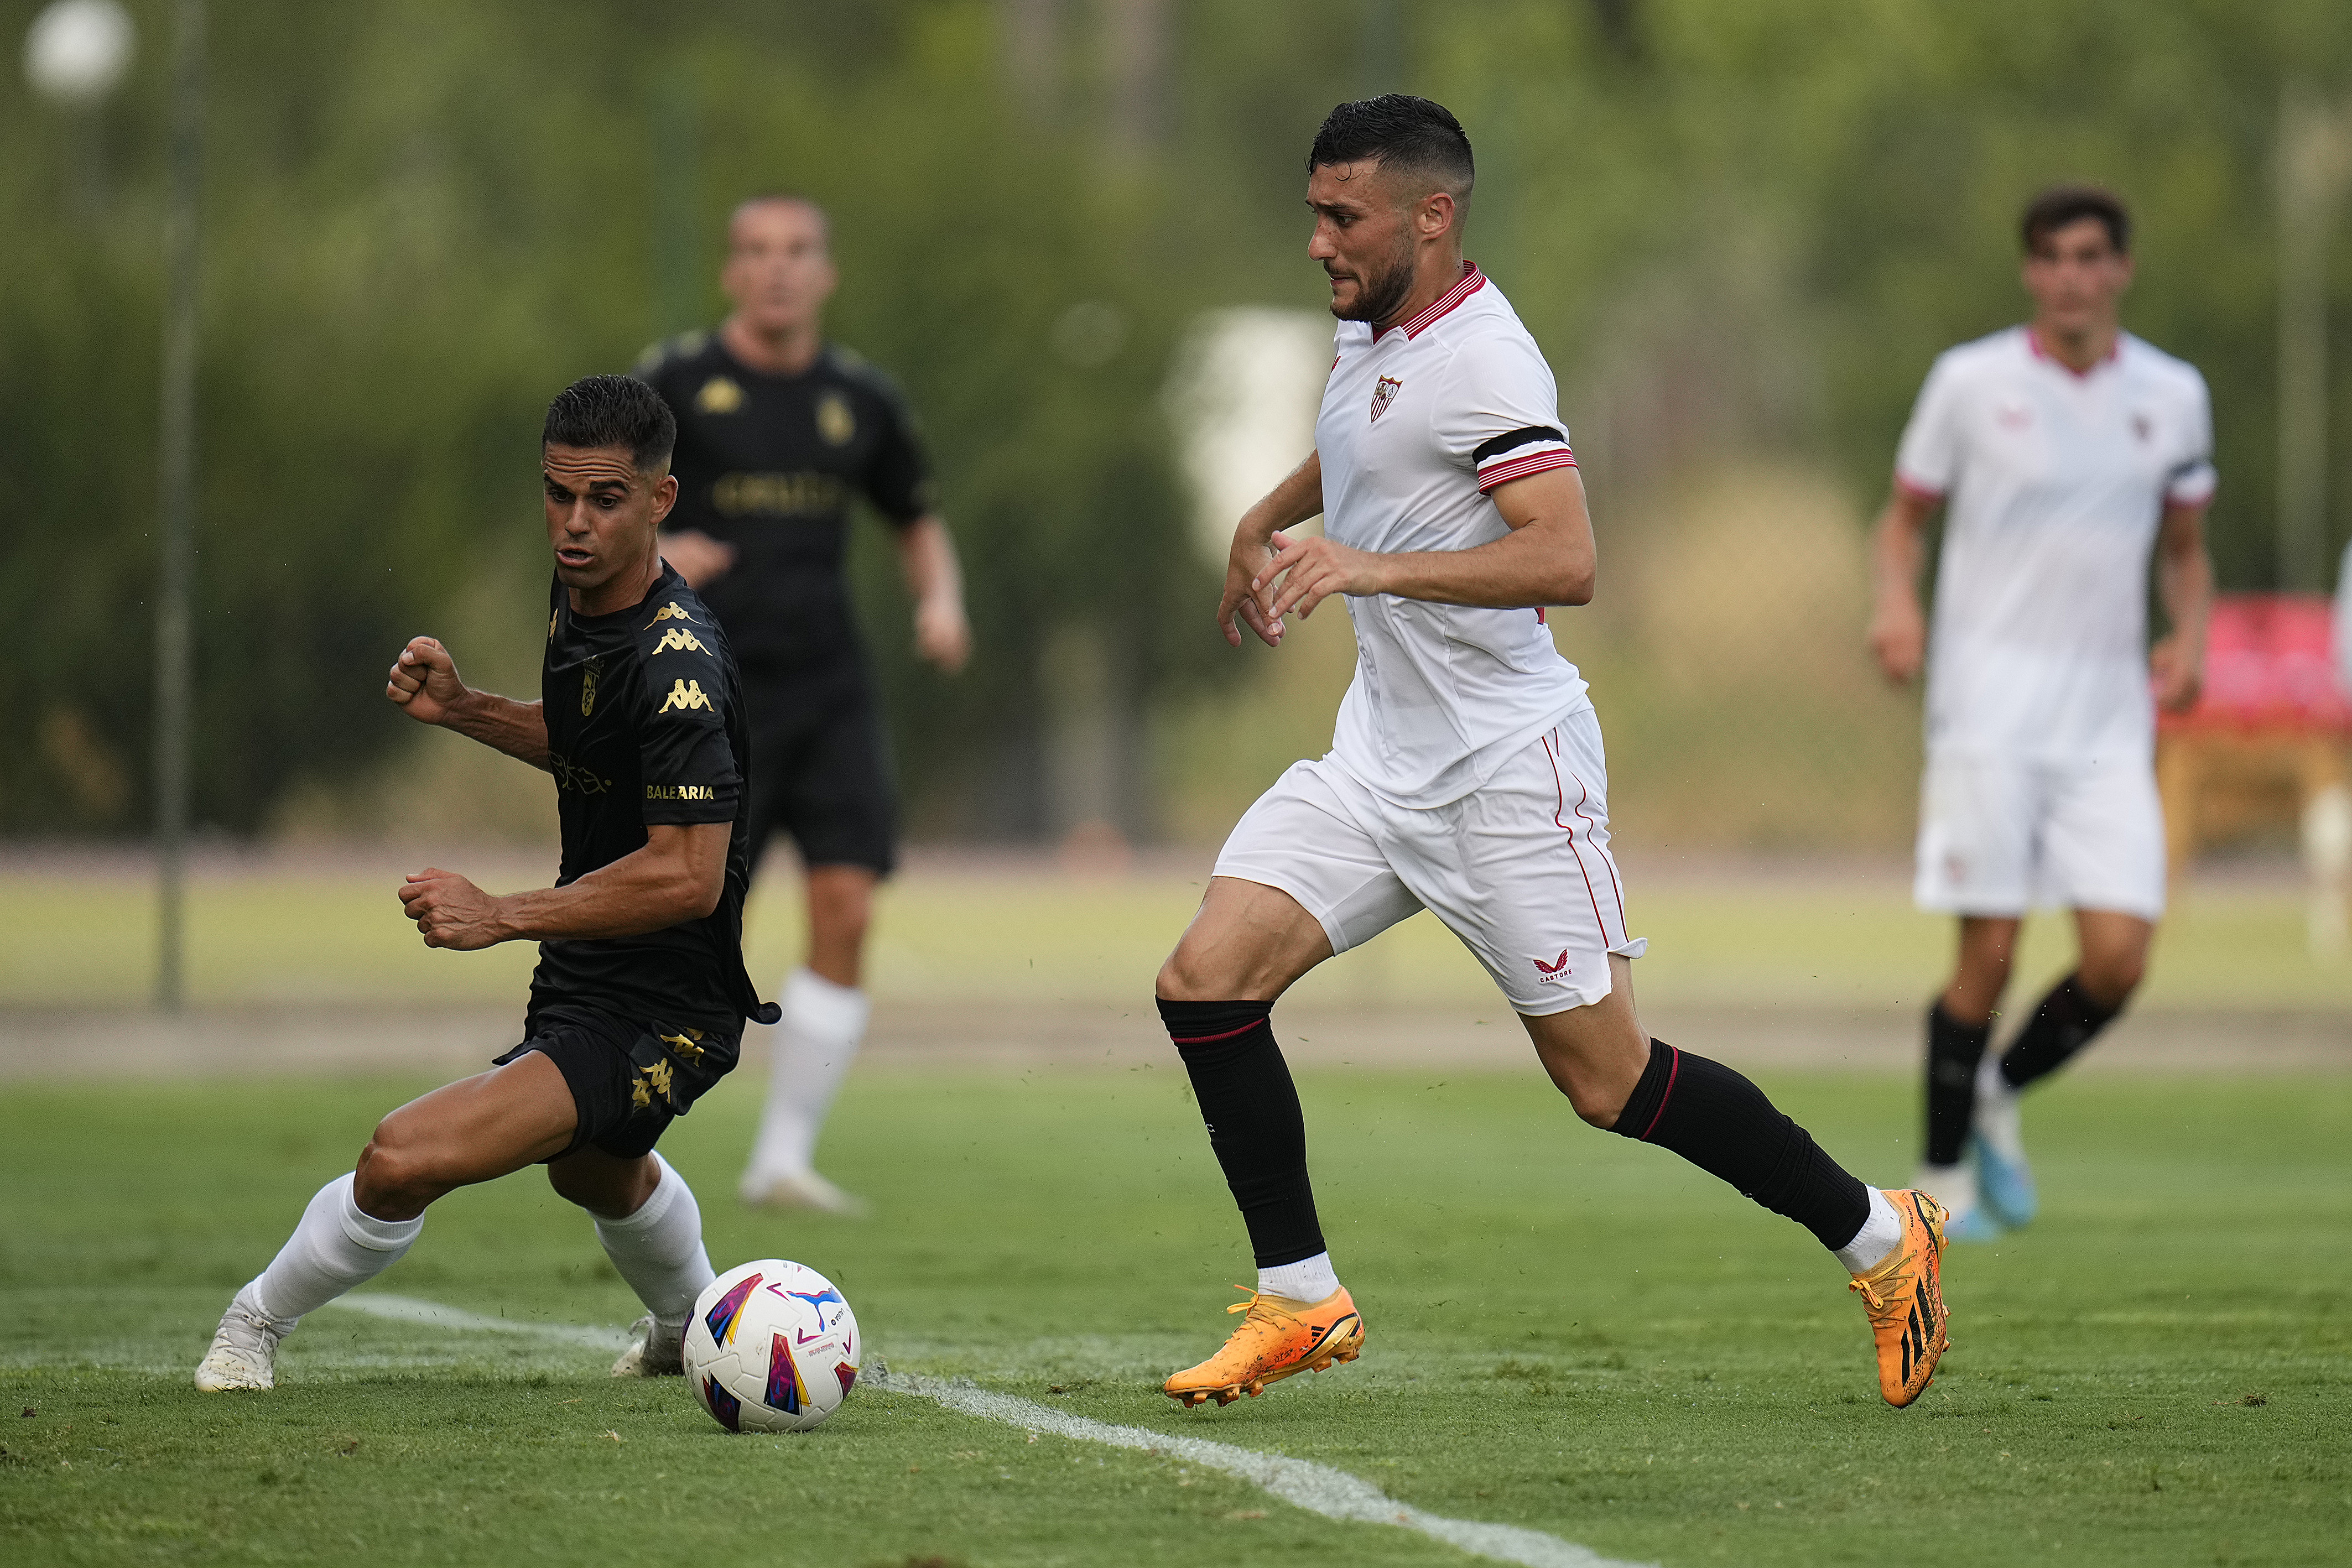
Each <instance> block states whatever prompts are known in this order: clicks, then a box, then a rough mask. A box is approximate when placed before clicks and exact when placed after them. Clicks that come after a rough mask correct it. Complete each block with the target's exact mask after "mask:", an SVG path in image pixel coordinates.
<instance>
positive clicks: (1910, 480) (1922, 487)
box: [1895, 468, 1944, 501]
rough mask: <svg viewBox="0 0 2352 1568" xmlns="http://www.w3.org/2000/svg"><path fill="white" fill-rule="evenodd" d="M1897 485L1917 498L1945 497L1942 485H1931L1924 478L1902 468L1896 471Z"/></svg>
mask: <svg viewBox="0 0 2352 1568" xmlns="http://www.w3.org/2000/svg"><path fill="white" fill-rule="evenodd" d="M1895 488H1896V489H1898V490H1900V491H1902V492H1903V493H1904V494H1905V495H1906V496H1909V497H1913V498H1914V499H1916V500H1921V501H1940V500H1942V499H1943V498H1944V490H1943V487H1942V486H1937V485H1930V484H1928V483H1927V481H1926V480H1924V479H1918V478H1915V477H1913V476H1911V475H1908V474H1906V473H1905V472H1903V470H1902V469H1900V468H1897V469H1896V470H1895Z"/></svg>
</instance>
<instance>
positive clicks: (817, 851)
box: [743, 671, 898, 876]
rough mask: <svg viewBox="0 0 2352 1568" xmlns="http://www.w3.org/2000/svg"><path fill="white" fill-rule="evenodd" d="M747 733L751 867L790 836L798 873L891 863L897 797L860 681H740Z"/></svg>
mask: <svg viewBox="0 0 2352 1568" xmlns="http://www.w3.org/2000/svg"><path fill="white" fill-rule="evenodd" d="M743 697H744V703H743V706H744V707H745V708H746V709H747V710H748V715H749V717H750V719H751V863H752V866H753V868H754V870H756V869H757V868H758V865H759V861H760V856H761V852H764V851H765V850H766V849H767V847H768V840H769V838H770V837H771V836H772V835H773V834H774V833H776V832H778V831H783V832H788V833H790V834H792V836H793V841H794V842H795V843H797V844H798V845H799V846H800V852H801V861H802V862H803V864H806V865H813V866H818V865H857V866H865V867H866V868H867V869H869V870H871V871H873V872H874V873H876V874H877V875H881V876H887V875H889V874H890V872H891V869H892V868H893V867H895V866H896V865H897V864H898V789H896V787H895V786H894V785H893V784H892V782H891V778H890V772H891V769H890V760H889V743H888V741H887V739H886V738H885V737H884V735H883V730H882V714H881V710H880V709H879V708H878V707H877V706H876V704H875V701H874V695H873V689H872V687H871V685H869V684H868V682H867V681H866V678H865V675H864V673H863V672H862V671H860V672H856V673H855V674H824V675H815V676H808V677H803V676H792V677H783V678H773V677H765V676H762V675H761V674H758V673H757V672H755V671H746V672H744V679H743Z"/></svg>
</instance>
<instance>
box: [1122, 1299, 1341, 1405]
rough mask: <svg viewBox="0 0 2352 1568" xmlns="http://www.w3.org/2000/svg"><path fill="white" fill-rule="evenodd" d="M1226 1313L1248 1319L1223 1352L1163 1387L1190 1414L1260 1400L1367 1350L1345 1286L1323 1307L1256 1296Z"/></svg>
mask: <svg viewBox="0 0 2352 1568" xmlns="http://www.w3.org/2000/svg"><path fill="white" fill-rule="evenodd" d="M1248 1289H1249V1287H1248V1286H1246V1285H1235V1286H1234V1290H1236V1291H1246V1290H1248ZM1225 1311H1227V1312H1247V1313H1248V1314H1249V1315H1248V1316H1247V1317H1245V1318H1244V1319H1243V1320H1242V1324H1241V1327H1239V1328H1237V1329H1235V1330H1234V1333H1233V1337H1232V1338H1231V1339H1229V1340H1227V1341H1225V1343H1224V1348H1223V1349H1222V1350H1220V1351H1218V1352H1217V1354H1214V1355H1213V1356H1211V1357H1210V1358H1209V1359H1208V1360H1206V1361H1204V1362H1202V1364H1200V1365H1198V1366H1188V1367H1186V1368H1185V1369H1184V1370H1183V1371H1181V1372H1179V1373H1177V1374H1175V1375H1172V1376H1171V1377H1170V1378H1169V1379H1168V1381H1167V1383H1166V1384H1165V1385H1164V1386H1165V1388H1166V1389H1167V1393H1168V1397H1169V1398H1171V1399H1173V1400H1175V1401H1176V1402H1177V1403H1178V1404H1180V1405H1182V1406H1186V1407H1187V1408H1189V1407H1191V1406H1195V1405H1201V1404H1205V1403H1206V1402H1207V1401H1209V1400H1211V1399H1214V1400H1215V1401H1216V1402H1217V1403H1218V1404H1220V1405H1230V1404H1232V1403H1233V1402H1234V1400H1236V1399H1239V1398H1240V1397H1241V1396H1243V1395H1244V1394H1246V1395H1248V1396H1250V1397H1251V1398H1253V1399H1255V1398H1256V1397H1257V1396H1258V1395H1260V1394H1262V1393H1264V1392H1265V1385H1267V1384H1269V1383H1279V1382H1281V1381H1282V1380H1283V1379H1284V1378H1286V1377H1288V1376H1289V1375H1291V1374H1292V1373H1294V1372H1320V1371H1322V1370H1323V1369H1324V1368H1325V1367H1327V1366H1328V1365H1330V1364H1332V1363H1333V1362H1335V1361H1353V1360H1355V1359H1356V1355H1357V1353H1358V1352H1360V1351H1361V1350H1362V1349H1363V1345H1364V1320H1363V1318H1362V1316H1361V1315H1360V1313H1358V1312H1357V1311H1356V1303H1355V1301H1354V1300H1353V1299H1352V1298H1351V1297H1349V1294H1348V1290H1347V1287H1346V1286H1344V1285H1343V1286H1341V1287H1340V1288H1339V1289H1338V1290H1336V1291H1332V1292H1331V1293H1330V1294H1329V1295H1328V1296H1326V1297H1324V1298H1323V1299H1322V1300H1321V1301H1292V1300H1291V1299H1290V1298H1289V1297H1287V1296H1270V1295H1267V1294H1266V1293H1265V1292H1264V1291H1252V1292H1251V1294H1250V1299H1249V1300H1248V1301H1235V1302H1234V1304H1233V1305H1232V1306H1230V1307H1227V1308H1226V1309H1225Z"/></svg>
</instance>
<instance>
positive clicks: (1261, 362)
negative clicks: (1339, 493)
mask: <svg viewBox="0 0 2352 1568" xmlns="http://www.w3.org/2000/svg"><path fill="white" fill-rule="evenodd" d="M1332 333H1333V327H1332V322H1331V318H1330V316H1329V315H1328V314H1327V313H1325V312H1323V311H1320V310H1276V309H1270V308H1263V307H1255V306H1252V307H1243V308H1235V309H1229V310H1212V311H1209V312H1207V313H1206V314H1204V315H1202V317H1201V319H1199V320H1198V321H1197V322H1195V323H1194V324H1193V327H1192V332H1191V334H1190V337H1189V339H1188V340H1187V341H1186V343H1185V345H1184V349H1183V351H1182V353H1181V355H1180V356H1179V357H1178V360H1177V363H1176V369H1175V372H1174V373H1173V374H1172V375H1171V377H1170V378H1169V382H1168V392H1167V408H1168V416H1169V419H1170V420H1171V423H1173V424H1174V425H1175V427H1176V444H1177V455H1178V460H1179V464H1180V465H1181V467H1182V469H1183V472H1184V477H1185V478H1186V480H1187V481H1189V482H1190V484H1191V486H1192V538H1193V540H1194V542H1195V543H1196V544H1197V545H1198V546H1199V547H1200V550H1201V554H1202V559H1206V560H1208V561H1210V562H1212V563H1213V564H1214V565H1215V566H1217V567H1218V568H1220V569H1222V568H1223V566H1224V563H1225V557H1226V555H1227V554H1228V553H1229V552H1230V551H1231V550H1232V549H1233V544H1234V524H1235V523H1238V522H1239V521H1241V517H1242V514H1243V513H1244V512H1245V511H1247V510H1249V508H1250V507H1252V506H1253V505H1255V503H1256V502H1257V501H1259V500H1260V499H1262V498H1263V497H1265V493H1266V492H1267V491H1268V490H1271V489H1273V488H1274V486H1275V485H1276V483H1277V482H1279V481H1280V480H1281V478H1282V476H1284V475H1286V474H1287V473H1289V472H1290V471H1291V470H1292V469H1293V468H1296V467H1297V466H1298V464H1299V461H1300V460H1301V459H1302V458H1304V457H1305V456H1306V455H1307V453H1308V452H1309V451H1310V450H1312V449H1313V447H1314V445H1315V414H1316V411H1317V409H1318V408H1319V407H1320V406H1321V404H1322V402H1323V382H1324V381H1325V379H1326V378H1328V376H1329V375H1330V373H1331V339H1332Z"/></svg>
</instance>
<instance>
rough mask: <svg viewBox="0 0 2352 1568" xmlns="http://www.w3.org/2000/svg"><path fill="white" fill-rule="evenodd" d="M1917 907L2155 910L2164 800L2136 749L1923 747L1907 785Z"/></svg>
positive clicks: (2150, 913) (2160, 888)
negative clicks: (2049, 756) (2117, 755)
mask: <svg viewBox="0 0 2352 1568" xmlns="http://www.w3.org/2000/svg"><path fill="white" fill-rule="evenodd" d="M1913 892H1914V896H1915V897H1916V899H1917V901H1918V904H1919V907H1920V908H1922V909H1927V910H1934V911H1936V912H1937V913H1939V914H1947V915H1993V916H2017V915H2024V914H2026V913H2027V912H2028V911H2029V910H2033V909H2043V908H2052V907H2057V908H2065V909H2113V910H2117V911H2120V912H2121V913H2123V914H2126V915H2138V916H2139V917H2140V918H2141V919H2143V920H2158V919H2161V918H2162V917H2163V915H2164V807H2163V803H2162V802H2161V801H2160V800H2158V798H2157V793H2156V772H2155V769H2154V768H2151V767H2150V766H2149V764H2148V763H2147V761H2146V760H2144V759H2142V760H2138V761H2118V762H2087V763H2048V762H2032V761H2027V760H2024V759H2021V758H1983V757H1937V758H1929V759H1928V762H1927V774H1926V776H1925V778H1924V779H1922V780H1921V784H1920V789H1919V874H1918V881H1917V883H1916V887H1915V888H1914V890H1913Z"/></svg>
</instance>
